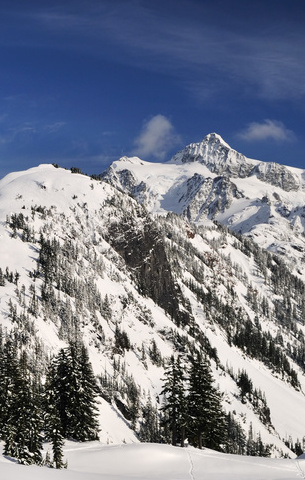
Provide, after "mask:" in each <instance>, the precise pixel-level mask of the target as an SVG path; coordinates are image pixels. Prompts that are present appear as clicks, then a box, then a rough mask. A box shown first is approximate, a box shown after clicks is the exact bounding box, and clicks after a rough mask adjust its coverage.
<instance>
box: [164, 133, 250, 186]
mask: <svg viewBox="0 0 305 480" xmlns="http://www.w3.org/2000/svg"><path fill="white" fill-rule="evenodd" d="M191 162H199V163H202V164H204V165H206V166H207V167H208V169H209V170H210V171H211V172H213V173H216V174H218V175H224V174H225V175H229V176H233V177H237V176H239V177H245V176H247V175H248V174H249V173H250V172H251V170H252V169H253V167H254V166H255V165H257V164H258V163H259V162H258V161H255V160H251V159H248V158H246V157H245V156H244V155H242V154H241V153H239V152H237V151H236V150H234V149H233V148H231V147H230V145H228V144H227V143H226V142H225V141H224V140H223V138H222V137H221V136H220V135H218V134H217V133H210V134H208V135H206V136H205V137H204V138H203V140H202V141H201V142H199V143H191V144H190V145H188V146H187V147H185V148H184V150H182V151H181V152H178V153H177V154H176V155H174V156H173V157H172V159H171V160H170V163H177V164H184V163H191Z"/></svg>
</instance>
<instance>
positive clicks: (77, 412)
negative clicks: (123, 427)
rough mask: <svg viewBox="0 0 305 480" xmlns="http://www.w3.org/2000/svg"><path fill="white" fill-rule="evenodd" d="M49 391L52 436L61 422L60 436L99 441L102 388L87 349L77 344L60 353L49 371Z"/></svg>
mask: <svg viewBox="0 0 305 480" xmlns="http://www.w3.org/2000/svg"><path fill="white" fill-rule="evenodd" d="M45 391H46V393H45V399H46V413H47V424H49V435H50V432H51V429H52V428H53V423H54V422H55V424H56V425H57V419H59V423H60V428H59V432H60V434H61V435H62V436H63V437H64V438H73V439H74V440H79V441H87V440H96V439H97V438H98V421H97V408H96V396H97V394H98V388H97V385H96V381H95V377H94V374H93V371H92V367H91V364H90V361H89V356H88V353H87V350H86V348H85V347H84V346H83V345H81V344H78V343H76V342H75V343H73V344H70V346H69V347H68V348H64V349H61V350H60V352H59V353H58V355H57V356H56V357H55V358H54V360H53V362H52V363H51V365H50V367H49V371H48V375H47V380H46V387H45ZM50 436H51V435H50Z"/></svg>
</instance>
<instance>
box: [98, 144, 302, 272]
mask: <svg viewBox="0 0 305 480" xmlns="http://www.w3.org/2000/svg"><path fill="white" fill-rule="evenodd" d="M103 177H104V178H105V179H106V180H107V181H108V182H109V183H111V184H112V185H115V186H116V187H118V188H120V189H121V190H123V191H126V192H128V193H131V194H132V195H133V196H134V197H135V198H137V199H138V201H139V202H141V203H143V204H144V205H145V206H146V207H147V208H148V209H149V210H150V211H151V212H154V213H158V214H165V213H166V212H168V211H171V212H175V213H177V214H181V215H183V216H184V217H185V218H187V219H188V220H189V221H191V222H195V223H196V224H199V225H200V224H205V223H206V221H207V219H213V220H217V221H219V222H221V223H222V224H223V225H227V226H228V227H230V229H231V230H233V231H235V232H240V233H242V234H244V235H247V236H249V237H250V238H252V239H253V240H254V241H256V242H257V243H258V244H259V245H260V246H262V247H263V248H267V249H269V250H271V251H274V252H276V253H278V254H281V255H284V256H285V258H286V259H288V260H290V261H291V262H292V265H293V268H295V269H296V271H298V273H299V274H300V275H304V268H303V267H304V251H305V243H304V238H305V237H304V232H305V220H304V218H305V210H304V209H305V181H304V179H305V171H304V170H301V169H296V168H292V167H286V166H283V165H279V164H276V163H268V162H260V161H258V160H252V159H249V158H246V157H245V156H244V155H242V154H240V153H238V152H236V151H235V150H233V149H232V148H230V147H229V145H228V144H227V143H225V142H224V140H223V139H222V138H221V137H220V136H219V135H217V134H209V135H207V136H206V137H205V138H204V139H203V140H202V142H200V143H193V144H190V145H188V146H187V147H186V148H185V149H184V150H182V151H181V152H179V153H177V154H176V155H175V156H174V157H173V158H172V159H171V160H170V161H169V162H168V163H164V164H155V163H149V162H143V161H142V160H140V159H138V158H130V159H129V158H127V157H123V158H122V159H120V160H118V161H116V162H114V163H113V164H112V165H111V166H110V167H109V168H108V170H107V171H106V172H104V174H103ZM304 278H305V277H304Z"/></svg>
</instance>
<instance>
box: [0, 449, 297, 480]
mask: <svg viewBox="0 0 305 480" xmlns="http://www.w3.org/2000/svg"><path fill="white" fill-rule="evenodd" d="M65 458H66V459H67V460H68V468H67V470H52V469H49V468H46V467H35V466H30V467H25V466H21V465H17V464H15V463H13V462H11V461H10V460H8V459H6V458H4V457H0V478H1V480H11V479H14V480H57V479H62V480H124V479H126V480H136V479H137V480H139V479H141V480H164V479H165V478H166V480H207V479H208V480H223V479H226V480H249V479H253V480H254V479H255V480H257V479H260V480H271V479H272V480H278V479H282V480H293V479H296V478H305V459H301V458H300V459H296V460H286V459H285V460H284V459H270V458H259V457H242V456H238V455H227V454H222V453H219V452H214V451H212V450H196V449H194V448H191V447H189V448H184V449H183V448H179V447H172V446H170V445H156V444H131V445H115V446H105V445H102V444H100V443H98V442H89V443H83V444H80V443H73V442H67V443H66V445H65Z"/></svg>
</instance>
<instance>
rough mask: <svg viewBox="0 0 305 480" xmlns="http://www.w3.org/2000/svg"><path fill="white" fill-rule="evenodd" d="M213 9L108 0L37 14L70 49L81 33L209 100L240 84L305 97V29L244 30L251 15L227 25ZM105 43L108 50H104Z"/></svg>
mask: <svg viewBox="0 0 305 480" xmlns="http://www.w3.org/2000/svg"><path fill="white" fill-rule="evenodd" d="M213 8H214V7H213ZM213 8H212V7H210V8H209V6H208V5H204V6H201V7H200V6H198V4H197V2H194V1H191V0H189V1H187V2H184V1H183V0H181V2H180V11H185V13H186V14H185V15H183V16H182V15H181V14H180V15H178V14H175V13H176V12H175V9H172V10H169V9H168V8H166V6H161V4H160V2H157V3H155V4H154V5H152V4H151V2H145V1H143V2H125V1H122V0H117V1H116V2H115V3H114V4H113V2H112V1H110V0H104V1H103V2H102V3H101V4H97V3H93V7H92V4H90V3H89V7H88V9H86V11H84V10H82V9H80V7H79V6H78V8H77V6H76V8H74V9H73V10H70V11H68V10H67V9H66V10H62V9H61V8H57V9H56V8H54V7H53V8H52V9H49V10H44V11H43V10H41V11H40V13H38V14H37V13H36V14H35V19H36V22H39V25H40V28H43V27H47V28H48V30H49V32H53V33H56V35H58V33H59V32H61V33H62V34H64V35H66V38H67V39H68V41H67V42H64V43H63V45H64V46H65V48H68V47H69V46H70V47H71V46H72V45H74V46H75V45H76V44H77V40H76V39H77V38H78V39H80V38H81V42H79V43H78V44H77V47H76V48H88V47H89V48H90V49H91V51H92V46H93V45H94V46H95V48H94V51H95V52H96V53H95V54H96V55H99V54H100V55H107V52H108V53H109V54H110V55H111V54H112V53H113V52H114V53H115V55H114V56H113V58H115V59H116V61H120V62H123V63H128V64H131V65H136V66H140V67H145V68H146V69H151V70H154V71H159V72H164V73H170V74H171V75H172V76H175V77H177V78H178V79H179V80H180V81H181V82H183V83H184V84H185V85H186V86H187V87H188V88H189V89H191V90H192V91H193V92H194V94H195V95H198V96H200V92H201V91H202V92H203V96H204V98H206V95H207V93H208V92H209V90H211V92H212V93H213V92H215V90H216V93H217V92H219V91H222V90H224V91H225V90H228V89H229V88H240V87H242V88H243V90H242V91H243V92H244V93H245V92H247V93H248V94H249V92H250V94H251V95H252V96H261V97H267V98H297V97H299V96H303V95H305V84H304V81H303V79H304V77H305V51H304V49H303V48H302V47H301V46H302V45H304V43H305V32H304V31H302V30H301V29H299V30H298V29H295V30H293V29H292V28H291V27H290V29H289V27H287V28H288V29H289V31H288V32H286V33H288V34H285V32H284V31H283V29H282V28H280V27H278V25H277V24H276V23H275V24H274V25H272V27H273V28H269V29H267V28H266V29H263V28H260V29H259V28H258V27H256V28H249V29H248V30H247V29H246V28H245V24H247V22H249V21H250V20H249V15H248V14H247V17H245V18H240V19H238V18H237V20H236V22H237V23H236V24H231V25H230V24H229V22H224V21H221V20H223V19H224V17H225V13H226V12H225V11H224V12H223V13H222V11H221V10H220V11H218V12H217V15H216V14H215V11H214V10H213ZM178 10H179V9H178ZM231 16H232V15H231ZM270 20H273V18H272V19H270ZM287 25H289V24H288V23H287ZM276 27H278V28H276ZM54 38H55V37H54ZM73 42H74V43H73ZM75 42H76V43H75ZM105 42H106V44H107V48H106V49H105V48H99V47H101V46H102V45H105ZM113 49H114V50H113ZM195 79H196V80H195Z"/></svg>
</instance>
